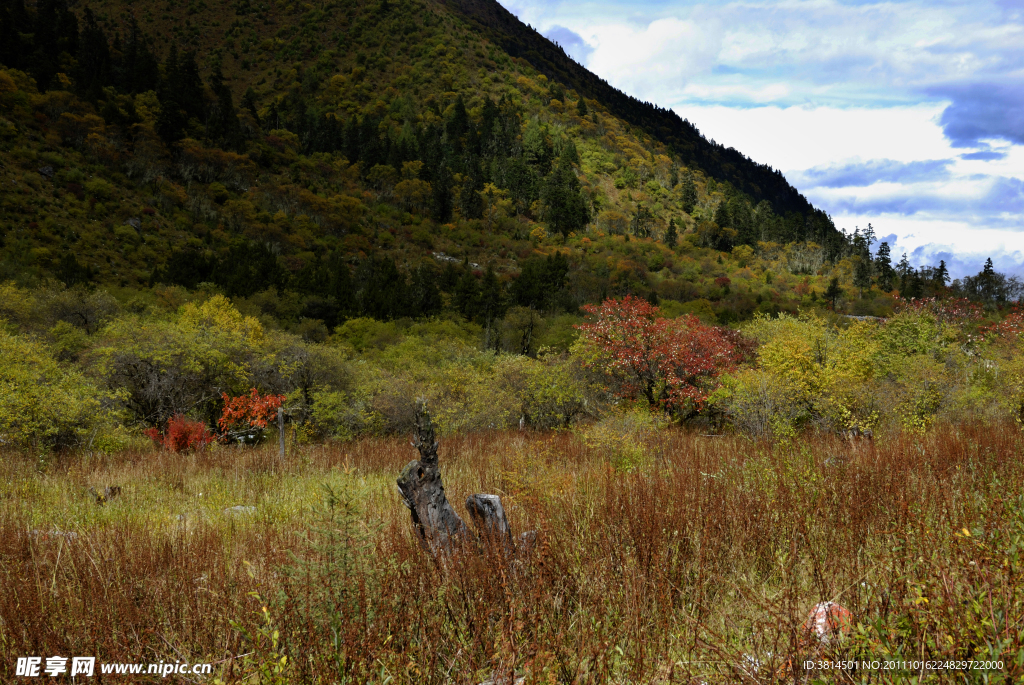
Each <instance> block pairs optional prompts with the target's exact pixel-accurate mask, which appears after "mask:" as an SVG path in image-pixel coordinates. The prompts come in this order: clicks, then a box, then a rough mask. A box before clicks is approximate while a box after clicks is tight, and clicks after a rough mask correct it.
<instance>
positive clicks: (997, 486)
mask: <svg viewBox="0 0 1024 685" xmlns="http://www.w3.org/2000/svg"><path fill="white" fill-rule="evenodd" d="M1021 445H1022V439H1021V433H1020V431H1019V429H1017V428H1016V427H1014V426H1012V425H1009V424H1007V425H991V424H987V425H980V424H979V425H960V426H941V427H938V428H936V429H934V430H933V431H931V432H930V433H928V434H927V435H923V436H914V435H903V436H896V437H892V438H888V439H885V440H884V441H883V440H879V441H878V442H876V443H874V444H873V443H870V442H864V443H851V442H849V441H846V440H842V439H839V438H835V437H831V436H825V435H815V436H807V437H806V438H804V439H803V440H800V441H798V442H796V443H793V444H776V445H772V444H769V443H764V442H762V443H751V442H749V441H746V440H744V439H741V438H735V437H715V438H706V437H701V436H699V435H695V434H691V433H686V432H682V431H677V430H669V431H662V432H659V433H657V434H656V435H655V436H654V437H652V438H650V439H648V441H647V444H646V450H647V453H648V454H649V455H651V457H652V458H651V461H650V462H649V464H648V465H647V466H646V467H645V468H641V469H639V470H637V471H636V472H634V473H631V474H625V473H620V472H617V471H615V470H614V469H612V468H611V467H610V466H609V465H608V464H609V462H608V460H607V455H606V454H603V453H601V452H599V451H598V450H596V449H591V448H588V447H587V446H586V445H585V444H584V442H583V441H582V440H580V439H578V438H577V437H576V436H574V435H572V434H569V433H552V434H522V433H492V434H482V435H471V436H465V437H457V438H451V439H447V440H444V441H443V442H442V446H441V459H442V461H441V468H442V473H443V475H444V478H445V483H446V489H447V491H448V493H449V497H450V499H451V500H452V501H453V502H454V503H455V504H456V508H457V509H459V510H460V511H461V510H462V507H461V503H462V501H463V500H464V499H465V497H466V496H467V495H469V494H471V493H474V492H493V493H497V494H500V495H502V498H503V500H504V502H505V504H506V508H507V511H508V515H509V519H510V521H511V524H512V526H513V528H514V529H515V531H516V532H517V533H518V532H519V531H524V530H537V531H539V543H538V545H537V547H536V549H535V550H534V551H533V553H532V554H530V555H527V556H525V557H524V558H522V559H520V560H518V561H513V562H511V563H509V562H506V561H504V560H501V559H498V558H494V557H488V556H476V555H465V556H460V557H457V558H454V559H451V560H448V561H446V562H443V563H440V564H439V563H437V562H435V561H433V560H431V559H430V558H429V557H428V556H426V554H425V553H424V552H423V551H422V550H421V549H420V548H419V546H418V545H417V543H416V542H415V540H414V539H413V537H412V535H411V530H410V523H409V519H408V513H407V511H406V510H405V509H404V507H402V506H401V503H400V500H399V497H398V495H397V493H396V492H395V488H394V478H395V477H396V476H397V474H398V472H399V471H400V469H401V467H402V466H403V465H404V464H405V463H406V462H407V461H408V460H410V459H412V458H413V457H414V456H415V452H414V451H413V450H412V449H411V448H410V447H409V446H408V442H407V441H404V440H399V439H395V440H365V441H360V442H357V443H351V444H340V445H331V446H314V447H306V448H302V449H301V450H299V451H298V452H297V453H296V454H293V455H290V456H289V457H288V459H287V461H286V463H285V464H284V465H283V466H282V465H280V464H278V463H277V461H276V458H275V455H274V452H273V450H272V449H269V448H268V449H256V450H251V449H250V450H235V449H220V450H216V451H212V452H209V453H206V454H202V455H186V456H177V455H171V454H167V453H143V452H132V453H124V454H119V455H115V456H113V457H107V458H102V459H86V458H84V457H80V456H78V457H74V456H69V457H65V458H63V459H62V460H59V461H57V462H54V463H51V464H48V465H45V466H43V467H41V466H40V465H39V464H37V463H36V462H34V461H31V460H29V459H28V458H26V457H24V456H17V455H12V456H10V457H9V458H8V459H7V460H5V462H4V465H3V466H2V467H0V469H2V470H0V479H2V481H3V482H5V483H7V494H6V496H5V497H4V500H3V501H2V502H0V586H2V588H3V591H2V592H0V620H2V623H0V678H2V679H3V680H4V681H8V680H13V670H12V669H13V664H14V660H15V658H16V657H18V656H26V655H38V656H44V657H46V656H52V655H65V656H67V655H82V656H89V655H95V656H97V657H98V658H99V660H100V661H107V662H112V661H129V662H144V661H149V662H155V661H161V660H163V661H175V660H179V659H180V660H187V661H189V662H197V661H209V662H217V667H216V668H217V670H218V677H219V678H220V679H222V680H224V681H227V682H242V681H243V680H244V682H249V683H252V682H267V683H271V682H282V683H283V682H287V683H292V682H294V683H307V682H321V683H340V682H357V681H358V682H360V683H365V682H375V683H377V682H379V683H384V682H391V683H404V682H428V683H448V682H451V683H479V682H481V681H483V680H485V679H487V678H488V677H490V676H491V675H492V674H496V675H501V674H503V673H504V674H509V673H512V672H513V671H514V672H515V673H517V674H521V675H522V674H525V675H527V676H528V680H529V682H567V683H568V682H595V683H597V682H638V683H639V682H644V683H647V682H686V683H690V682H692V683H697V682H705V681H706V682H750V683H753V682H775V681H780V680H785V681H787V682H808V679H807V674H805V673H804V672H803V671H802V670H800V669H799V668H795V669H793V668H787V667H786V664H787V663H790V664H794V663H795V664H798V663H800V662H802V660H803V659H805V658H809V657H814V656H820V657H824V656H828V657H837V658H846V659H850V658H856V659H858V660H859V659H878V660H881V659H885V658H890V659H892V658H896V659H904V660H911V659H915V660H919V659H925V660H944V659H968V658H973V659H979V660H989V659H1002V660H1003V662H1004V665H1003V668H1002V669H1001V670H1000V669H996V670H993V671H992V672H991V673H989V674H988V676H987V677H988V678H989V682H1003V681H1004V680H1005V679H1009V680H1005V681H1006V682H1010V681H1014V682H1016V681H1019V680H1020V679H1021V677H1022V676H1024V670H1022V666H1021V662H1022V661H1024V658H1022V655H1024V639H1022V631H1024V626H1022V625H1021V618H1022V616H1024V612H1022V599H1024V598H1022V595H1021V581H1020V580H1019V578H1020V573H1021V572H1022V570H1024V569H1022V560H1021V549H1022V548H1024V500H1022V497H1024V485H1022V480H1021V476H1022V475H1024V474H1022V467H1021V459H1020V455H1021ZM114 483H116V484H120V485H123V486H124V487H125V494H124V495H123V496H122V497H121V498H119V499H117V500H114V501H112V502H110V503H109V504H107V505H105V506H103V507H100V506H97V505H96V504H95V503H94V502H92V501H91V500H90V499H89V497H88V495H87V494H85V493H84V488H86V487H87V486H89V485H93V486H102V485H106V484H114ZM322 484H327V485H329V486H330V487H331V489H332V490H333V492H334V493H335V496H334V498H333V499H332V498H330V497H329V496H327V494H326V493H327V491H326V490H324V489H323V488H322V487H321V485H322ZM200 493H202V494H200ZM331 503H333V505H334V506H333V508H332V507H331V506H329V505H330V504H331ZM237 504H242V505H251V506H255V507H256V512H255V513H254V514H251V515H246V514H242V515H229V514H225V513H224V512H223V510H224V509H225V508H227V507H229V506H234V505H237ZM181 514H184V515H185V518H184V519H180V518H178V517H179V516H180V515H181ZM965 529H966V531H967V533H968V534H965V532H964V531H965ZM54 531H57V532H58V533H61V532H67V531H70V532H74V533H76V534H77V535H76V536H73V537H72V536H67V535H62V534H54ZM823 600H832V601H837V602H839V603H840V604H842V605H844V606H845V607H847V608H849V609H850V610H851V611H852V612H853V614H854V618H855V621H856V624H857V625H856V628H855V630H854V632H853V634H852V635H851V636H849V637H848V638H847V639H844V640H842V641H841V642H838V643H835V642H834V643H833V644H831V645H830V646H826V647H814V646H812V645H810V644H809V643H808V641H807V639H806V637H807V636H806V634H805V633H804V632H803V631H802V630H801V626H802V624H803V622H804V620H805V619H806V617H807V614H808V612H809V611H810V609H811V607H813V606H814V605H815V603H817V602H819V601H823ZM263 607H266V611H264V610H263ZM275 631H276V632H277V635H278V637H277V639H276V641H275V639H274V632H275ZM280 656H287V657H288V658H287V660H286V661H285V662H284V664H283V665H282V664H281V661H280ZM868 676H870V678H872V680H870V682H946V681H949V680H955V681H968V682H974V681H975V680H977V681H979V682H981V681H982V678H983V674H982V673H981V672H980V671H972V672H965V673H961V674H958V675H954V674H953V673H951V672H942V671H939V672H935V671H932V672H927V671H925V672H919V671H906V672H903V673H899V674H896V673H889V674H884V673H881V672H878V671H871V672H868V671H849V672H847V673H843V674H838V673H830V674H827V677H826V678H824V679H823V680H821V681H820V682H868V681H866V680H862V679H864V678H868ZM122 682H123V680H122Z"/></svg>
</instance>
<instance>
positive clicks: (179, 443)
mask: <svg viewBox="0 0 1024 685" xmlns="http://www.w3.org/2000/svg"><path fill="white" fill-rule="evenodd" d="M143 432H144V433H145V434H146V435H147V436H148V437H150V438H151V439H152V440H153V442H155V443H156V444H158V445H160V446H161V447H163V448H164V449H168V450H171V451H172V452H187V451H189V450H196V451H199V450H202V449H203V448H204V447H206V446H207V445H209V444H210V443H211V442H213V441H214V439H215V436H214V435H213V433H211V432H210V431H209V430H207V428H206V424H205V423H203V422H202V421H196V420H194V419H190V418H188V417H187V416H185V415H183V414H175V415H174V416H172V417H171V419H170V420H169V421H168V422H167V427H166V428H165V429H164V430H163V431H162V432H161V431H160V430H159V429H157V428H147V429H146V430H145V431H143Z"/></svg>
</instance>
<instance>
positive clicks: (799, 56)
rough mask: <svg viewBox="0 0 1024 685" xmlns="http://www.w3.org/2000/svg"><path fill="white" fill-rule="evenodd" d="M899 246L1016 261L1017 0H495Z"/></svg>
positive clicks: (914, 254)
mask: <svg viewBox="0 0 1024 685" xmlns="http://www.w3.org/2000/svg"><path fill="white" fill-rule="evenodd" d="M501 1H502V4H503V5H504V6H505V7H506V8H508V9H509V10H510V11H512V12H514V13H515V14H516V15H517V16H518V17H519V18H520V19H521V20H522V21H524V22H527V23H529V24H531V25H532V26H534V27H535V28H537V29H538V30H540V32H541V33H543V34H544V35H546V36H548V37H549V38H551V39H552V40H555V41H557V42H558V43H559V44H560V45H561V46H562V47H563V48H565V50H566V52H568V53H569V54H571V55H572V56H573V57H574V58H575V59H576V60H577V61H579V62H580V63H581V64H583V65H585V66H586V67H587V68H589V69H590V70H591V71H594V72H595V73H597V74H599V75H600V76H602V77H603V78H605V79H607V80H608V82H609V83H611V84H612V85H614V86H616V87H618V88H620V89H622V90H624V91H626V92H627V93H630V94H632V95H634V96H636V97H638V98H641V99H643V100H648V101H650V102H653V103H656V104H659V105H661V106H665V107H671V108H673V109H674V110H675V111H676V112H678V113H679V115H680V116H682V117H684V118H687V119H689V120H690V121H691V122H693V123H694V124H695V125H696V126H697V127H698V128H699V129H700V130H701V132H703V133H704V134H705V135H706V136H707V137H708V138H711V139H714V140H715V141H717V142H719V143H722V144H724V145H726V146H731V147H735V148H736V149H738V150H740V151H741V152H743V153H745V154H746V155H748V156H750V157H751V158H752V159H754V160H756V161H758V162H762V163H766V164H770V165H771V166H773V167H775V168H777V169H780V170H782V171H783V172H784V173H785V174H786V177H787V178H788V179H789V181H790V182H791V183H793V185H795V186H796V187H797V188H798V189H800V191H801V192H803V193H804V195H806V196H807V197H808V199H810V200H811V202H813V203H814V204H815V205H816V206H819V207H821V208H823V209H825V210H826V211H827V212H829V213H830V214H831V215H832V218H833V219H834V220H835V222H836V225H837V226H838V227H840V228H845V229H847V230H848V231H852V230H853V229H854V227H855V226H860V227H864V226H866V225H867V224H868V222H870V223H871V224H872V225H873V226H874V228H875V231H876V233H877V234H878V235H879V236H880V239H882V240H888V241H889V242H890V244H894V245H895V247H894V249H893V253H894V254H895V255H896V256H897V257H898V256H899V255H900V254H902V253H903V252H906V253H907V254H908V255H909V257H910V260H911V262H912V263H914V264H917V265H922V264H937V263H938V261H939V259H945V260H946V262H947V264H949V265H950V269H951V271H952V272H953V275H954V276H962V275H965V274H973V273H976V272H977V271H979V270H980V268H981V265H982V263H983V262H984V261H985V259H986V258H987V257H990V256H991V257H992V258H993V261H994V262H995V264H996V268H997V269H999V270H1000V271H1004V272H1006V273H1015V274H1019V275H1024V0H1001V1H1000V0H994V1H993V0H974V1H973V2H966V1H961V2H951V1H944V0H931V1H929V2H920V1H917V2H915V1H911V2H901V1H900V0H894V1H890V2H871V1H862V0H847V1H845V2H837V1H835V0H778V1H774V2H772V1H768V0H763V1H761V0H757V1H747V2H693V1H688V0H652V1H648V2H643V3H637V2H627V1H626V0H604V1H603V2H588V1H586V0H584V1H582V2H581V1H580V0H573V1H572V2H568V1H566V0H545V1H543V2H541V1H540V0H501Z"/></svg>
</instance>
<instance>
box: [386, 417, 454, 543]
mask: <svg viewBox="0 0 1024 685" xmlns="http://www.w3.org/2000/svg"><path fill="white" fill-rule="evenodd" d="M412 446H413V447H415V448H416V449H417V450H419V453H420V458H419V459H414V460H413V461H410V462H409V463H408V464H407V465H406V467H405V468H404V469H402V474H401V475H400V476H399V477H398V489H399V491H400V492H401V493H402V501H403V502H404V503H405V506H406V507H408V509H409V512H410V513H411V514H412V525H413V529H414V530H415V531H416V535H417V537H418V538H419V541H420V544H421V545H422V546H423V548H424V549H426V550H427V551H428V552H431V553H433V554H436V553H438V552H444V553H449V552H452V551H453V548H454V546H455V544H456V543H457V541H460V540H461V541H465V540H466V538H467V535H468V530H467V529H466V524H465V523H463V521H462V519H461V518H459V515H458V514H456V513H455V510H454V509H453V508H452V505H451V504H450V503H449V502H448V497H447V496H446V495H445V494H444V484H443V483H442V482H441V472H440V471H439V470H438V468H437V459H438V457H437V448H438V443H437V439H436V438H435V435H434V425H433V424H432V423H431V421H430V414H429V413H428V412H427V410H426V409H425V408H423V407H421V408H420V410H419V411H417V412H416V436H415V438H414V440H413V442H412Z"/></svg>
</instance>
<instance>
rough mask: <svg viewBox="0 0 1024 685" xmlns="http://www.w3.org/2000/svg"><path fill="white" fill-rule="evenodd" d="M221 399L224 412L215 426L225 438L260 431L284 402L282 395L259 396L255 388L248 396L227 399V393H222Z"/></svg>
mask: <svg viewBox="0 0 1024 685" xmlns="http://www.w3.org/2000/svg"><path fill="white" fill-rule="evenodd" d="M221 397H222V398H223V399H224V411H223V412H221V415H220V419H218V420H217V424H218V425H219V426H220V429H221V431H223V433H224V436H225V437H229V436H230V435H231V434H232V433H239V432H248V431H251V430H258V431H262V430H263V429H264V428H266V427H267V424H268V423H270V422H271V421H273V420H274V417H275V416H276V415H277V408H278V407H280V406H281V404H282V403H283V402H284V395H262V396H261V395H260V394H259V393H258V392H257V391H256V388H253V389H252V390H250V391H249V394H248V395H239V396H238V397H229V396H228V394H227V393H222V394H221Z"/></svg>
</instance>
